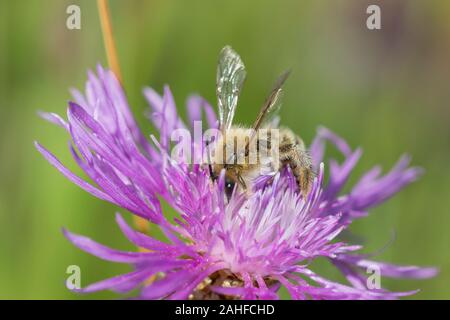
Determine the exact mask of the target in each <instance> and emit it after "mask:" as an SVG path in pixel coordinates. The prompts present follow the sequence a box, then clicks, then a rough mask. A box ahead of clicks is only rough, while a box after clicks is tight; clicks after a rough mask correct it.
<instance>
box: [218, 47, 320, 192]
mask: <svg viewBox="0 0 450 320" xmlns="http://www.w3.org/2000/svg"><path fill="white" fill-rule="evenodd" d="M288 75H289V72H285V73H283V74H282V75H281V76H280V77H279V78H278V80H277V81H276V82H275V85H274V86H273V88H272V90H271V92H270V94H269V96H268V98H267V99H266V100H265V102H264V104H263V105H262V107H261V110H260V112H259V114H258V116H257V118H256V120H255V122H254V123H253V126H252V127H251V128H246V127H243V126H237V125H233V118H234V114H235V111H236V106H237V102H238V98H239V94H240V92H241V90H242V86H243V84H244V80H245V77H246V70H245V66H244V63H243V62H242V60H241V58H240V56H239V55H238V54H237V53H236V52H235V51H234V50H233V49H232V48H231V47H229V46H227V47H225V48H223V49H222V50H221V52H220V56H219V63H218V66H217V78H216V94H217V101H218V109H219V130H220V132H221V134H220V135H219V137H218V138H217V141H215V148H214V155H213V156H212V159H211V160H212V165H210V166H209V168H210V175H211V177H212V178H213V179H215V178H217V177H218V176H219V175H220V173H221V171H222V170H223V169H225V192H226V195H227V197H228V198H230V196H231V194H232V193H233V192H234V190H241V191H243V192H245V193H246V194H247V195H250V194H251V193H252V190H253V183H254V179H255V178H257V177H258V176H260V175H261V174H263V173H269V172H277V171H279V170H281V169H282V168H283V167H285V166H289V167H290V168H291V170H292V173H293V174H294V176H295V178H296V181H297V185H298V189H299V191H300V192H301V194H302V195H303V197H306V196H307V195H308V194H309V192H310V190H311V185H312V182H313V180H314V176H315V173H314V171H313V167H312V162H311V158H310V156H309V153H308V151H307V150H306V148H305V144H304V142H303V140H302V139H301V138H300V137H299V136H298V135H296V134H295V133H294V132H292V130H290V129H288V128H278V125H277V123H276V122H277V121H276V120H277V117H276V115H277V112H278V111H279V109H280V107H281V96H282V93H283V90H282V86H283V84H284V82H285V81H286V79H287V78H288ZM249 129H250V130H249ZM271 129H276V130H271ZM263 131H264V134H261V133H262V132H263ZM237 141H245V142H244V143H237ZM273 151H275V152H273ZM273 154H275V155H276V157H275V158H274V157H271V156H270V155H273ZM238 160H240V161H238Z"/></svg>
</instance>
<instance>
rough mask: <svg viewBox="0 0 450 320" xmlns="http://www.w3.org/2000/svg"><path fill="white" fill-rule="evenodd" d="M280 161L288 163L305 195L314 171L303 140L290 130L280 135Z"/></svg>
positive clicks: (310, 184)
mask: <svg viewBox="0 0 450 320" xmlns="http://www.w3.org/2000/svg"><path fill="white" fill-rule="evenodd" d="M280 138H281V139H280V140H281V141H280V162H281V165H289V166H290V167H291V170H292V173H293V174H294V176H295V178H296V179H297V184H298V187H299V189H300V191H301V193H302V194H303V196H304V197H306V196H307V195H308V194H309V192H310V191H311V187H312V183H313V180H314V176H315V174H314V171H313V168H312V162H311V158H310V156H309V154H308V153H307V152H306V150H305V145H304V143H303V141H302V140H301V139H300V138H299V137H297V136H295V135H294V134H293V133H292V132H290V131H287V132H284V134H283V135H282V136H281V137H280Z"/></svg>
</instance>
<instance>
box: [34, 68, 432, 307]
mask: <svg viewBox="0 0 450 320" xmlns="http://www.w3.org/2000/svg"><path fill="white" fill-rule="evenodd" d="M88 77H89V79H88V81H87V84H86V90H85V94H82V93H80V92H79V91H76V90H73V91H72V94H73V97H74V99H75V102H70V103H69V108H68V111H67V118H68V120H67V121H65V120H63V119H62V118H61V117H59V116H58V115H56V114H52V113H42V116H43V117H44V118H45V119H47V120H49V121H51V122H53V123H55V124H57V125H59V126H61V127H62V128H64V129H65V130H66V131H67V132H68V133H69V134H70V136H71V140H72V143H71V144H70V146H69V148H70V151H71V152H72V155H73V158H74V159H75V161H76V162H77V164H78V165H79V166H80V167H81V168H82V169H83V171H84V172H85V173H86V174H87V175H88V176H89V178H90V179H91V180H92V181H93V182H94V184H91V183H89V182H86V181H85V180H83V179H82V178H80V177H78V176H76V175H75V174H73V173H72V172H71V171H70V170H68V169H67V168H66V167H65V166H64V165H63V164H62V163H60V162H59V161H58V159H57V158H56V157H55V156H54V155H52V154H51V153H50V152H49V151H47V150H46V149H45V148H44V147H43V146H41V145H40V144H38V143H36V147H37V149H38V150H39V151H40V152H41V153H42V154H43V155H44V157H45V158H46V159H47V160H48V161H49V162H50V163H51V164H52V165H53V166H55V167H56V168H57V169H58V170H59V171H60V172H61V173H62V174H64V175H65V176H66V177H67V178H68V179H69V180H71V181H72V182H74V183H75V184H77V185H78V186H80V187H81V188H83V189H84V190H86V191H87V192H89V193H90V194H92V195H94V196H96V197H98V198H100V199H102V200H106V201H109V202H111V203H114V204H116V205H117V206H119V207H122V208H125V209H127V210H128V211H130V212H132V213H133V214H135V215H138V216H140V217H143V218H145V219H147V220H148V221H150V222H152V223H154V224H156V225H157V226H159V228H161V230H162V231H163V232H164V234H165V236H166V237H167V239H168V242H162V241H159V240H157V239H154V238H152V237H150V236H148V235H146V234H143V233H141V232H138V231H136V230H134V229H133V228H131V227H130V226H129V225H127V224H126V222H125V220H124V219H123V218H122V217H121V216H120V215H117V216H116V220H117V223H118V225H119V227H120V229H121V230H122V232H123V233H124V235H125V236H126V237H127V238H128V240H129V241H130V242H132V243H133V244H135V245H136V246H138V247H141V248H144V249H147V251H146V252H124V251H118V250H114V249H110V248H108V247H105V246H103V245H101V244H98V243H96V242H94V241H93V240H91V239H89V238H86V237H83V236H79V235H75V234H73V233H70V232H68V231H64V234H65V236H66V237H67V238H68V239H69V240H70V241H71V242H72V243H73V244H75V245H76V246H77V247H79V248H80V249H82V250H84V251H86V252H88V253H90V254H92V255H94V256H97V257H99V258H101V259H104V260H108V261H112V262H119V263H126V264H130V265H132V266H133V268H134V271H132V272H130V273H127V274H124V275H120V276H117V277H113V278H110V279H107V280H103V281H100V282H97V283H94V284H91V285H89V286H88V287H86V288H84V289H81V290H80V291H81V292H86V293H87V292H94V291H99V290H105V289H109V290H113V291H116V292H120V293H126V292H129V291H130V290H132V289H134V288H136V287H141V289H140V295H139V297H140V298H143V299H162V298H168V299H187V298H194V299H211V298H212V299H221V298H231V297H234V298H241V299H276V298H278V295H277V291H278V290H279V288H280V287H281V286H284V287H286V289H287V290H288V291H289V293H290V295H291V297H292V298H293V299H309V298H312V299H395V298H397V297H400V296H405V295H410V294H413V293H415V292H416V291H410V292H389V291H387V290H385V289H381V288H378V289H369V288H368V287H367V276H366V275H365V272H364V271H365V270H366V269H367V268H368V267H376V268H378V269H379V270H380V273H381V275H382V276H386V277H393V278H415V279H421V278H429V277H432V276H434V275H435V274H436V272H437V271H436V269H434V268H419V267H415V266H395V265H391V264H386V263H380V262H376V261H372V260H369V256H367V255H362V254H359V253H357V251H358V250H360V249H361V246H359V245H352V244H347V243H344V242H342V241H339V240H338V236H339V234H340V233H341V232H342V231H343V230H344V229H346V228H347V227H348V226H349V224H350V223H351V222H352V221H353V220H354V219H356V218H360V217H363V216H365V215H367V211H368V209H370V208H371V207H374V206H376V205H378V204H380V203H382V202H384V201H385V200H387V199H388V198H390V197H391V196H393V195H394V194H395V193H397V192H398V191H400V190H401V189H402V188H403V187H405V186H406V185H408V184H409V183H411V182H413V181H415V180H416V179H417V178H418V177H419V175H420V173H421V170H420V169H418V168H409V167H408V165H409V158H408V157H406V156H404V157H402V158H401V159H400V161H399V162H398V164H397V165H396V166H395V167H394V168H393V169H392V170H391V171H390V172H389V173H387V174H386V175H384V176H380V173H381V170H380V168H378V167H375V168H374V169H372V170H370V171H369V172H367V173H366V174H365V175H364V176H363V177H362V178H361V179H360V180H359V182H357V183H356V185H355V186H354V187H353V188H352V189H351V191H350V192H349V193H348V194H346V195H342V192H341V191H342V188H343V186H344V185H345V183H346V182H347V180H348V177H349V175H350V173H351V172H352V170H353V168H354V166H355V165H356V163H357V161H358V160H359V157H360V156H361V150H360V149H357V150H352V149H351V148H350V147H349V146H348V145H347V143H346V142H345V141H344V140H343V139H341V138H340V137H338V136H336V135H335V134H333V133H332V132H331V131H329V130H328V129H325V128H319V130H318V135H317V137H316V138H315V140H314V142H313V143H312V145H311V148H310V151H311V156H312V159H313V162H314V165H315V167H316V170H317V172H318V176H317V178H316V179H315V181H314V183H313V186H312V191H311V192H310V193H309V196H308V197H307V198H306V199H304V198H303V197H302V196H300V195H299V194H298V193H297V191H296V183H295V178H294V177H293V175H292V174H291V172H290V170H289V169H284V170H283V171H281V172H279V173H276V174H273V175H270V176H261V177H259V178H258V180H257V182H256V183H255V192H254V193H253V194H252V195H251V196H250V197H248V198H247V197H245V196H244V195H242V194H238V193H234V194H233V195H232V196H231V198H230V200H229V201H227V200H226V199H225V198H224V176H223V175H222V176H221V177H219V179H218V181H216V182H214V183H213V182H212V181H211V179H210V177H209V173H208V170H207V168H204V167H203V166H201V165H188V164H186V163H183V162H175V161H174V160H173V159H171V158H170V156H169V154H168V152H169V148H170V134H171V132H172V131H173V130H174V129H177V128H189V127H192V125H189V126H187V125H186V124H185V123H184V122H183V121H182V120H181V119H180V117H179V116H178V113H177V109H176V106H175V103H174V99H173V96H172V93H171V92H170V90H169V88H168V87H165V88H164V94H163V95H162V96H160V95H159V94H158V93H156V92H155V91H153V90H152V89H150V88H146V89H145V90H144V95H145V97H146V98H147V100H148V102H149V104H150V106H151V112H148V117H149V118H150V120H151V121H152V122H153V124H154V126H155V127H156V129H157V130H158V131H159V133H160V139H159V141H156V139H154V142H155V143H154V144H150V142H149V141H148V140H147V139H146V138H145V136H144V134H143V133H142V132H141V131H140V130H139V128H138V126H137V124H136V122H135V120H134V118H133V116H132V115H131V112H130V109H129V107H128V104H127V101H126V98H125V95H124V92H123V90H122V88H121V86H120V85H119V83H118V81H117V80H116V78H115V77H114V75H113V74H112V72H111V71H108V70H104V69H102V68H101V67H98V69H97V75H95V74H94V73H92V72H89V75H88ZM187 107H188V116H189V121H190V124H192V123H193V122H194V121H197V120H201V119H202V114H203V113H204V114H205V115H206V119H207V122H208V124H209V127H215V126H216V122H217V121H216V116H215V113H214V111H213V109H212V107H211V106H210V105H209V104H208V103H207V102H206V101H205V100H204V99H202V98H201V97H198V96H193V97H191V98H190V99H189V100H188V102H187ZM326 141H329V142H331V143H332V144H333V145H334V146H335V147H336V148H337V149H338V150H339V151H340V152H341V153H342V154H343V156H344V161H343V162H342V163H338V162H337V161H336V160H331V161H330V166H329V177H330V178H329V182H328V183H327V184H325V183H324V182H323V173H324V165H323V164H321V163H322V161H323V160H324V159H323V155H324V149H325V143H326ZM196 147H198V146H196V145H193V148H196ZM268 179H270V180H271V183H270V184H268V183H267V181H268ZM158 197H161V198H162V199H164V201H166V202H167V203H168V204H169V205H170V206H172V207H173V208H174V209H175V210H176V211H177V212H178V213H179V217H178V218H176V219H175V220H174V221H173V222H172V221H169V220H168V219H167V218H166V217H165V216H164V214H163V212H162V210H161V205H160V200H159V198H158ZM319 257H324V258H327V259H329V260H330V261H331V262H332V263H333V264H334V265H335V266H336V267H337V268H338V269H339V270H340V271H341V272H342V273H343V274H344V275H345V277H346V278H347V280H348V284H340V283H337V282H333V281H331V280H328V279H325V278H323V277H321V276H320V275H318V274H316V273H314V272H313V271H312V270H311V268H310V262H311V261H313V260H314V259H316V258H319ZM154 275H156V280H154V281H153V282H151V283H148V282H147V281H146V280H147V279H149V277H151V276H154Z"/></svg>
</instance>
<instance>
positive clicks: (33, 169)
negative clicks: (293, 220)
mask: <svg viewBox="0 0 450 320" xmlns="http://www.w3.org/2000/svg"><path fill="white" fill-rule="evenodd" d="M70 4H77V5H79V6H80V7H81V30H68V29H67V28H66V19H67V14H66V8H67V6H68V5H70ZM369 4H379V5H380V6H381V9H382V29H381V30H379V31H370V30H368V29H367V28H366V17H367V15H366V13H365V11H366V8H367V6H368V5H369ZM111 11H112V17H113V27H114V33H115V37H116V41H117V45H118V52H119V56H120V62H121V66H122V73H123V76H124V84H125V88H126V91H127V94H128V97H129V102H130V105H131V106H132V109H133V111H134V112H135V114H136V117H137V118H138V121H139V123H140V125H141V126H142V128H143V130H145V131H146V132H151V128H150V126H149V124H148V123H147V122H146V120H145V119H144V117H143V112H144V110H145V108H146V103H145V101H144V98H143V96H142V94H141V89H142V87H143V86H144V85H149V86H152V87H154V88H156V89H157V90H159V91H161V89H162V87H163V85H164V84H166V83H167V84H170V86H171V89H172V90H173V92H174V95H175V99H176V101H177V103H178V106H179V109H180V110H183V111H182V112H184V102H185V99H186V97H187V96H188V95H189V94H190V93H193V92H195V93H199V94H201V95H203V96H204V97H206V98H207V99H208V100H209V101H210V102H213V103H215V69H216V61H217V55H218V52H219V51H220V49H221V48H222V47H223V46H224V45H226V44H230V45H232V46H233V47H234V48H235V49H236V50H237V51H238V52H239V53H240V54H241V56H242V57H243V59H244V61H245V63H246V65H247V69H248V78H247V82H246V85H245V88H244V90H243V94H242V98H241V103H240V107H239V108H238V111H237V115H236V119H237V121H240V122H243V123H251V122H252V121H253V119H254V117H255V115H256V112H257V110H258V109H259V106H260V105H261V102H262V101H263V100H264V98H265V96H266V94H267V92H268V90H269V88H270V87H271V84H272V81H273V80H274V79H275V78H276V76H277V75H278V74H279V73H281V72H282V71H283V70H284V69H286V68H289V67H291V68H292V69H293V72H292V74H291V77H290V79H289V81H288V82H287V84H286V94H285V103H284V107H283V110H282V112H281V116H282V121H283V123H284V124H285V125H288V126H290V127H291V128H293V129H294V130H295V131H297V132H298V133H300V134H301V135H302V137H303V138H304V139H305V141H307V142H310V141H311V139H312V138H313V136H314V134H315V130H316V127H317V126H318V125H325V126H327V127H329V128H331V129H332V130H334V131H335V132H337V133H339V134H340V135H342V136H344V137H345V138H346V139H347V140H348V141H349V143H350V144H351V146H352V147H357V146H361V147H363V149H364V155H363V158H362V159H361V161H360V163H359V165H358V166H357V168H356V171H355V173H354V175H353V176H352V181H353V182H354V181H355V179H356V178H357V177H358V176H359V175H360V174H361V173H362V172H363V171H365V170H367V169H369V168H370V167H372V166H373V165H375V164H381V165H382V166H383V168H385V169H386V170H387V169H389V168H390V167H391V166H392V165H393V164H394V163H395V162H396V161H397V159H398V158H399V157H400V155H401V154H402V153H404V152H408V153H410V154H411V155H412V157H413V164H414V165H417V166H421V167H423V168H425V170H426V173H425V175H424V176H423V177H422V179H421V180H420V181H418V182H416V183H414V184H413V185H411V186H409V187H408V188H406V189H405V190H403V191H402V192H401V193H400V194H398V196H397V197H395V198H393V199H391V200H390V201H388V202H387V203H385V204H384V205H382V206H381V207H379V208H376V209H375V210H373V211H372V215H371V216H369V217H368V218H365V219H362V220H359V221H357V222H356V223H355V224H354V225H353V226H352V230H353V231H354V232H355V233H356V234H360V235H363V236H364V240H363V241H364V242H365V245H366V248H365V251H366V252H373V251H376V250H378V249H379V248H381V247H383V246H384V245H385V244H386V243H389V242H392V243H391V244H390V245H389V246H388V248H387V249H386V250H385V251H383V253H382V254H381V255H380V256H379V259H382V260H386V261H390V262H394V263H400V264H419V265H435V266H438V267H439V268H440V269H441V273H440V274H439V275H438V276H437V277H436V278H434V279H430V280H422V281H411V280H404V281H401V280H394V281H392V280H389V279H383V280H382V285H384V286H386V287H388V288H390V289H392V290H411V289H415V288H420V289H421V292H420V293H419V294H417V295H416V296H414V297H412V298H421V299H447V298H450V270H449V269H450V249H449V244H450V232H449V228H450V215H449V208H450V170H448V165H449V163H450V149H449V141H450V126H449V120H450V108H449V101H450V90H449V87H450V2H449V1H445V0H440V1H439V0H427V1H423V0H389V1H375V0H371V1H365V0H353V1H350V0H348V1H335V0H321V1H313V0H310V1H288V0H284V1H280V0H277V1H240V0H228V1H209V0H204V1H199V0H191V1H182V0H178V1H176V0H150V1H137V0H136V1H117V0H116V1H111ZM98 62H100V63H102V64H106V59H105V54H104V48H103V42H102V35H101V32H100V25H99V21H98V16H97V8H96V3H95V1H92V0H85V1H81V0H70V1H61V0H45V1H42V0H28V1H26V2H24V1H12V0H2V1H1V2H0V70H1V72H0V119H1V121H0V178H1V184H0V298H3V299H5V298H7V299H9V298H23V299H30V298H35V299H47V298H53V299H80V298H115V297H117V296H116V295H114V294H112V293H108V292H105V293H99V294H93V295H88V296H78V295H75V294H73V293H71V292H69V291H68V290H67V289H66V288H65V286H64V281H65V279H66V277H67V274H66V268H67V266H69V265H72V264H75V265H79V266H80V268H81V271H82V285H86V284H88V283H91V282H93V281H97V280H100V279H104V278H106V277H109V276H113V275H116V274H118V273H120V272H124V271H127V270H128V267H127V266H123V265H119V264H117V265H115V264H112V263H107V262H103V261H101V260H98V259H97V258H94V257H91V256H89V255H88V254H86V253H84V252H82V251H80V250H78V249H77V248H75V247H73V246H72V245H71V244H69V242H68V241H66V240H65V239H64V238H63V236H62V234H61V227H63V226H64V227H67V228H69V229H70V230H72V231H74V232H77V233H81V234H85V235H88V236H91V237H93V238H94V239H96V240H98V241H99V242H101V243H105V244H108V245H111V246H114V247H117V248H122V249H130V250H131V249H133V248H132V247H131V246H130V245H129V244H128V243H127V242H126V241H125V240H124V239H123V237H122V235H121V234H120V232H119V230H118V228H117V226H116V225H115V223H114V213H115V212H116V211H117V210H119V211H123V210H120V209H118V208H116V207H114V206H113V205H110V204H107V203H104V202H102V201H100V200H97V199H95V198H93V197H92V196H90V195H88V194H86V193H85V192H84V191H82V190H81V189H79V188H78V187H76V186H74V185H73V184H71V183H70V182H68V181H67V180H66V179H65V178H64V177H63V176H62V175H60V174H59V173H58V172H57V171H56V170H55V169H54V168H53V167H51V166H50V165H49V164H48V163H47V162H46V161H45V160H44V159H43V158H42V157H41V155H40V154H38V152H37V151H36V150H35V148H34V146H33V141H34V140H39V141H40V142H41V143H43V144H44V145H45V146H46V147H48V148H49V149H50V150H52V151H53V152H54V153H55V154H57V155H58V156H59V157H60V158H61V159H62V160H63V161H64V162H65V163H67V164H68V166H69V167H70V168H72V169H73V170H74V171H75V172H77V173H80V171H79V170H78V169H77V168H76V166H75V165H74V162H73V161H72V160H71V158H70V155H69V152H68V150H67V141H68V136H67V135H66V134H65V133H64V132H63V131H62V130H61V129H58V128H56V127H55V126H52V125H50V124H48V123H47V122H45V121H43V120H41V119H40V118H38V117H37V115H36V111H37V110H46V111H54V112H57V113H60V114H65V109H66V106H67V101H68V100H69V99H70V95H69V92H68V88H69V87H72V86H74V87H78V88H82V87H83V85H84V81H85V78H86V77H85V75H86V70H87V69H88V68H93V67H95V65H96V64H97V63H98ZM330 154H333V152H330ZM80 174H81V173H80ZM352 181H351V182H352ZM127 216H128V217H130V215H127ZM392 240H393V241H392ZM317 268H319V269H321V271H322V272H324V273H325V274H327V275H328V276H330V277H333V278H335V277H338V275H337V274H336V273H335V272H334V271H333V270H332V269H331V268H329V267H328V266H327V265H326V264H322V263H318V265H317Z"/></svg>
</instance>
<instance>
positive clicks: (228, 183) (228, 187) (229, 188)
mask: <svg viewBox="0 0 450 320" xmlns="http://www.w3.org/2000/svg"><path fill="white" fill-rule="evenodd" d="M235 184H236V183H235V182H234V181H233V180H228V179H227V180H225V194H226V195H227V198H228V199H230V198H231V195H232V194H233V190H234V186H235Z"/></svg>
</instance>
